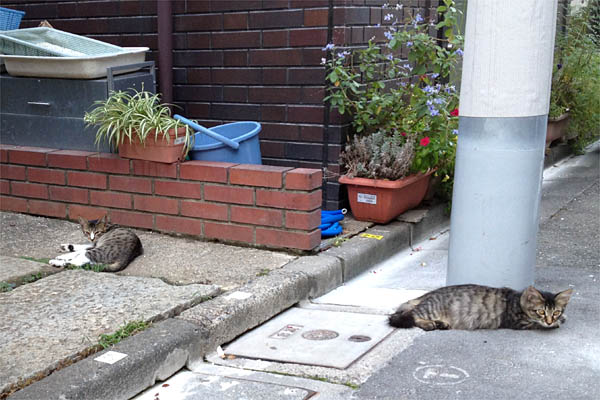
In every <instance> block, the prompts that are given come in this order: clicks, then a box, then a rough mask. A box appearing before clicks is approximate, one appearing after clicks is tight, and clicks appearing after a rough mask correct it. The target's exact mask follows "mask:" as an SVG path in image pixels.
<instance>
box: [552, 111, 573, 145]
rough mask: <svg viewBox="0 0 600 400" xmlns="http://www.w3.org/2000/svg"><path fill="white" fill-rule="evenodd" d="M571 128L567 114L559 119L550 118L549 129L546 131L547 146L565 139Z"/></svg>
mask: <svg viewBox="0 0 600 400" xmlns="http://www.w3.org/2000/svg"><path fill="white" fill-rule="evenodd" d="M568 128H569V113H565V114H563V115H561V116H560V117H558V118H548V128H547V130H546V145H550V143H552V142H553V141H555V140H557V139H560V138H562V137H564V136H565V135H566V134H567V129H568Z"/></svg>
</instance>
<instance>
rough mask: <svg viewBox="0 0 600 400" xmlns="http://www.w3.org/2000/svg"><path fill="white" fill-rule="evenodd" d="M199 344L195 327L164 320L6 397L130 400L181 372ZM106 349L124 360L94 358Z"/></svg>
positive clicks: (19, 399) (34, 399)
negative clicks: (111, 360)
mask: <svg viewBox="0 0 600 400" xmlns="http://www.w3.org/2000/svg"><path fill="white" fill-rule="evenodd" d="M198 346H199V335H198V327H197V326H195V325H193V324H190V323H188V322H186V321H183V320H179V319H168V320H165V321H162V322H159V323H157V324H155V325H152V326H151V327H150V328H149V329H148V330H146V331H144V332H141V333H139V334H137V335H135V336H132V337H130V338H127V339H125V340H124V341H123V342H121V343H119V344H117V345H115V346H113V347H112V348H110V349H108V350H105V351H103V352H101V353H97V354H94V355H92V356H90V357H88V358H86V359H85V360H82V361H80V362H78V363H76V364H73V365H71V366H69V367H67V368H63V369H61V370H60V371H58V372H55V373H53V374H52V375H50V376H48V377H47V378H45V379H43V380H41V381H39V382H36V383H34V384H32V385H30V386H27V387H26V388H24V389H22V390H20V391H18V392H16V393H15V394H14V395H12V396H11V399H15V400H39V399H69V400H96V399H97V400H105V399H112V400H120V399H124V400H125V399H129V398H131V397H133V396H135V395H136V394H138V393H139V392H141V391H143V390H144V389H146V388H148V387H150V386H152V385H153V384H154V383H155V382H156V380H164V379H166V378H168V377H169V376H171V375H172V374H174V373H175V372H177V371H178V370H179V369H181V368H183V367H184V366H185V365H186V362H187V360H188V356H189V354H191V353H196V352H197V350H194V349H195V348H196V347H198ZM108 351H113V352H118V353H122V354H126V355H127V356H126V357H125V358H123V359H121V360H119V361H117V362H115V363H114V364H107V363H103V362H100V361H97V360H96V359H97V358H98V357H100V356H102V355H103V354H106V353H107V352H108Z"/></svg>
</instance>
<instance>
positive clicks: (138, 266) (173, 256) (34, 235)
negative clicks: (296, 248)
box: [0, 212, 296, 290]
mask: <svg viewBox="0 0 600 400" xmlns="http://www.w3.org/2000/svg"><path fill="white" fill-rule="evenodd" d="M0 226H1V227H2V229H1V230H0V231H1V232H2V240H1V241H0V254H2V255H6V256H12V257H22V256H27V257H32V258H37V259H44V258H46V259H48V258H53V257H55V256H56V255H58V254H60V250H59V246H60V244H61V243H75V244H83V243H86V240H85V237H84V236H83V233H82V232H81V229H80V227H79V224H76V223H73V222H69V221H63V220H57V219H50V218H42V217H35V216H32V215H26V214H16V213H8V212H2V213H0ZM134 231H135V232H136V234H137V235H138V236H139V237H140V240H141V241H142V245H143V246H144V254H142V255H141V256H139V257H137V258H136V259H135V260H133V262H132V263H131V264H129V266H128V267H127V268H125V269H124V270H123V271H121V272H119V273H118V274H119V275H128V276H145V277H152V278H161V279H163V280H164V281H166V282H170V283H172V284H177V285H183V284H190V283H201V284H214V285H219V286H220V287H221V288H223V290H229V289H233V288H235V287H237V286H240V285H243V284H245V283H246V282H249V281H250V280H252V279H254V278H256V276H257V275H259V274H264V273H267V272H268V271H271V270H273V269H276V268H280V267H281V266H283V265H285V264H287V263H288V262H290V261H291V260H294V259H295V258H296V256H293V255H290V254H287V253H284V252H278V251H267V250H261V249H255V248H248V247H239V246H231V245H225V244H221V243H214V242H205V241H200V240H194V239H191V238H186V237H180V236H170V235H163V234H160V233H156V232H148V231H142V230H134ZM240 260H243V262H241V261H240Z"/></svg>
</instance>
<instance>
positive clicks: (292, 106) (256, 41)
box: [3, 0, 438, 209]
mask: <svg viewBox="0 0 600 400" xmlns="http://www.w3.org/2000/svg"><path fill="white" fill-rule="evenodd" d="M398 1H399V0H173V1H172V4H173V30H174V34H173V47H174V53H173V66H174V70H173V73H174V102H175V103H176V104H178V105H180V106H181V107H182V108H183V110H181V113H182V114H183V115H185V116H187V117H189V118H194V119H198V120H199V121H201V122H202V123H204V124H206V125H208V126H213V125H218V124H221V123H225V122H230V121H234V120H253V121H259V122H261V124H262V127H263V130H262V132H261V133H260V139H261V152H262V156H263V163H264V164H268V165H279V166H288V167H305V168H316V169H322V168H324V167H327V168H328V170H329V171H331V172H333V174H332V176H330V177H329V178H328V179H326V181H325V182H324V184H323V195H324V198H323V207H324V208H327V209H337V208H340V207H341V206H342V205H344V204H345V202H346V199H345V193H344V192H343V188H342V187H340V185H339V184H338V183H337V176H336V175H335V174H338V173H339V172H340V169H339V165H338V159H339V153H340V150H341V148H342V145H343V143H345V140H346V136H347V134H348V123H347V121H343V120H341V119H340V118H339V116H338V115H337V114H336V113H335V112H332V113H330V112H329V111H328V109H327V107H326V105H325V104H324V103H323V96H324V87H325V82H324V77H325V70H324V67H323V66H321V64H320V61H321V57H323V56H324V53H323V52H322V51H321V48H322V47H323V46H324V45H325V44H326V43H327V42H328V41H333V42H335V43H336V44H337V45H349V46H355V45H360V44H364V43H366V42H367V41H368V39H369V38H371V37H372V36H376V37H378V38H383V32H384V29H385V28H384V27H382V26H380V27H378V26H377V25H378V24H380V25H386V24H387V22H386V21H384V20H383V16H384V12H383V11H382V9H381V6H382V4H384V3H390V4H391V5H395V4H397V3H398ZM400 3H402V4H403V5H404V10H402V11H400V12H396V15H398V17H400V19H402V18H403V17H404V16H405V15H408V14H411V15H412V13H414V12H417V11H418V12H420V13H421V14H422V15H425V14H426V9H429V8H431V9H434V8H435V6H436V5H437V3H438V1H437V0H400ZM3 6H5V7H7V6H8V7H11V8H17V9H21V10H23V11H26V13H27V14H26V16H25V18H24V21H23V23H22V27H31V26H37V24H38V23H39V22H40V21H41V20H42V19H47V20H49V21H50V23H51V24H52V25H53V26H54V27H55V28H57V29H62V30H66V31H69V32H73V33H77V34H82V35H87V36H90V37H93V38H97V39H100V40H104V41H107V42H111V43H114V44H117V45H120V46H147V47H149V48H150V49H151V52H150V54H149V56H148V58H149V59H151V60H156V59H157V55H156V53H157V33H156V32H157V21H156V1H155V0H146V1H144V0H122V1H92V0H81V1H69V0H64V1H56V2H55V1H52V2H44V1H39V0H8V1H5V2H3ZM433 14H434V13H433ZM159 67H160V66H159ZM328 175H331V174H328Z"/></svg>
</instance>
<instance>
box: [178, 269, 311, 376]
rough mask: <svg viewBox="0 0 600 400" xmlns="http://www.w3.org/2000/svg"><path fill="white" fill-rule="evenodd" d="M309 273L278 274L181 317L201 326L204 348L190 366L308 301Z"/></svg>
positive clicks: (257, 281) (288, 272)
mask: <svg viewBox="0 0 600 400" xmlns="http://www.w3.org/2000/svg"><path fill="white" fill-rule="evenodd" d="M310 288H311V284H310V279H309V277H308V275H307V274H306V273H302V272H297V271H286V270H277V271H272V272H271V273H269V275H267V276H263V277H260V278H259V279H257V280H255V281H253V282H251V283H249V284H247V285H244V286H242V287H240V288H238V289H237V290H235V291H231V292H228V293H225V294H223V295H221V296H219V297H217V298H215V299H213V300H210V301H207V302H205V303H203V304H201V305H199V306H197V307H193V308H191V309H189V310H186V311H184V312H183V313H181V314H180V315H179V316H178V317H177V319H181V320H184V321H187V322H190V323H193V324H195V325H196V326H198V328H199V331H200V336H201V337H200V338H199V339H200V340H201V346H200V347H199V348H198V349H197V352H196V353H194V354H192V355H191V356H190V361H191V363H192V364H193V363H195V362H202V360H203V357H204V355H206V354H207V353H209V352H211V351H214V350H215V349H216V348H217V346H219V345H221V344H223V343H227V342H230V341H232V340H233V339H235V338H236V337H238V336H239V335H241V334H242V333H244V332H246V331H248V330H250V329H252V328H254V327H255V326H257V325H259V324H261V323H263V322H265V321H266V320H268V319H270V318H271V317H272V316H274V315H276V314H279V313H280V312H281V311H283V310H285V309H287V308H289V307H291V306H292V305H294V304H295V303H297V302H298V301H300V300H302V299H305V298H306V297H307V296H308V293H309V292H310Z"/></svg>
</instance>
